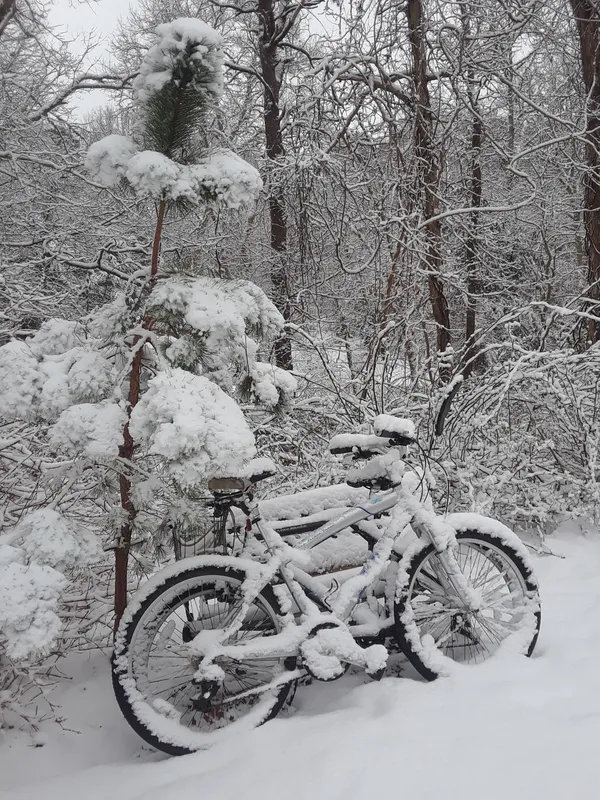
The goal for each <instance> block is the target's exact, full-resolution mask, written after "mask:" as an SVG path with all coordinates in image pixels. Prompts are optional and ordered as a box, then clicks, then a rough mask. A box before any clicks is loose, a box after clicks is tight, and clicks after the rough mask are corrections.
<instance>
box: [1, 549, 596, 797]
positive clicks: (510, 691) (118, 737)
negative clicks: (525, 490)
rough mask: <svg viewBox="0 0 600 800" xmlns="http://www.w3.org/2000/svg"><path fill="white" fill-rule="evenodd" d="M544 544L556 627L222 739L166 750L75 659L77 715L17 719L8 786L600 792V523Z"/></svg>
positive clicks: (336, 689)
mask: <svg viewBox="0 0 600 800" xmlns="http://www.w3.org/2000/svg"><path fill="white" fill-rule="evenodd" d="M551 546H552V548H553V549H554V551H555V552H556V553H560V554H562V555H564V556H565V558H554V557H543V558H537V559H536V565H537V569H538V573H539V576H540V580H541V585H542V602H543V622H542V634H541V640H540V643H539V645H538V648H537V650H536V653H535V655H534V657H533V658H532V659H529V660H527V659H525V658H523V657H519V656H515V655H512V654H508V653H506V654H503V655H502V656H501V657H498V658H496V659H494V660H492V661H490V662H488V663H486V664H483V665H481V666H478V667H473V668H465V669H463V670H459V671H458V672H457V673H456V674H455V675H453V676H452V677H451V678H446V679H440V680H438V681H437V682H436V683H434V684H427V683H424V682H421V681H419V680H417V679H416V677H415V676H414V675H411V677H410V678H409V677H406V678H394V677H389V678H384V679H383V680H382V681H381V682H380V683H372V682H369V681H368V680H365V679H364V678H363V677H362V676H361V675H351V676H347V677H345V678H344V679H343V680H342V681H338V682H337V683H334V684H329V685H327V684H317V685H313V686H309V687H305V688H303V689H301V690H300V691H299V693H298V695H297V697H296V700H295V706H296V713H295V714H292V715H290V716H285V717H281V718H277V719H276V720H274V721H272V722H270V723H268V724H267V725H265V726H264V727H262V728H260V729H258V730H256V731H252V732H250V733H246V734H241V735H240V736H239V738H237V739H233V740H229V741H227V742H226V743H224V744H223V745H221V746H219V747H216V748H214V749H213V750H210V751H207V752H203V753H198V754H196V755H192V756H186V757H184V758H178V759H167V758H165V757H163V756H159V755H158V754H156V753H153V752H151V751H150V750H149V749H147V748H145V747H144V746H142V744H141V742H140V740H138V739H137V737H136V735H135V734H134V733H133V732H132V731H130V730H129V728H128V727H127V725H126V723H125V722H124V721H123V720H122V719H121V717H120V715H119V712H118V710H117V707H116V705H115V703H114V701H113V698H112V692H111V688H110V681H109V670H108V662H107V659H106V658H105V657H104V656H102V655H100V654H95V655H93V656H91V657H81V656H80V657H77V659H74V660H72V661H71V662H70V663H69V664H68V668H69V670H70V672H71V675H72V680H71V682H70V683H69V684H68V686H67V688H66V689H61V690H60V697H58V696H57V698H56V699H57V701H59V702H60V703H61V706H62V708H61V713H62V715H63V716H64V717H65V722H64V723H63V727H64V729H62V730H61V729H60V728H59V727H57V726H56V724H55V723H46V724H45V726H44V730H43V734H44V736H45V739H46V744H45V745H44V746H43V747H34V746H32V743H31V739H29V738H28V737H27V736H25V735H24V734H14V733H13V732H7V733H6V734H5V738H4V740H3V741H1V742H0V796H2V798H3V800H33V799H34V798H36V799H37V798H43V799H44V800H81V798H84V800H107V798H110V800H197V799H198V798H202V799H203V800H234V798H235V799H236V800H237V799H238V798H239V799H241V800H275V799H277V800H308V799H309V798H310V800H342V799H343V800H359V799H360V800H370V799H371V798H384V797H385V798H401V797H406V798H411V800H428V799H429V798H432V799H433V798H435V799H436V800H440V799H441V798H449V800H454V799H455V798H456V800H475V798H477V800H495V799H496V798H502V800H507V798H508V799H509V800H520V798H523V800H537V799H538V798H539V799H540V800H551V799H552V798H557V800H559V798H560V800H572V799H574V800H587V799H588V798H589V800H592V799H593V800H597V798H599V797H600V758H599V757H598V746H599V744H600V536H599V535H598V534H593V535H592V534H590V535H588V536H587V537H584V536H582V535H581V534H580V533H579V534H577V535H575V534H567V533H565V534H562V535H559V536H556V537H552V540H551Z"/></svg>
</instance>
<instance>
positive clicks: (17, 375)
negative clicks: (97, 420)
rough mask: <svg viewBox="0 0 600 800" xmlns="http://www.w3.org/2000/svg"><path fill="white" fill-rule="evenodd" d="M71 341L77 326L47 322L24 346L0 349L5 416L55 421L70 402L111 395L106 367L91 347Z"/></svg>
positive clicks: (0, 394) (11, 344)
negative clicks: (76, 344)
mask: <svg viewBox="0 0 600 800" xmlns="http://www.w3.org/2000/svg"><path fill="white" fill-rule="evenodd" d="M61 323H64V324H61ZM75 341H76V339H75V323H72V322H68V321H66V320H49V321H48V322H47V323H44V325H42V327H41V329H40V330H39V331H38V332H37V333H36V334H35V336H33V337H32V338H30V339H28V340H27V341H25V342H21V341H12V342H8V344H6V345H4V346H3V347H0V414H1V415H2V416H3V417H5V418H6V419H9V420H10V419H33V418H35V417H36V416H37V417H41V418H42V419H45V420H49V421H53V420H55V419H56V418H57V417H58V416H59V415H60V414H61V412H63V411H64V410H65V409H67V408H68V407H69V406H70V405H72V404H73V403H78V402H91V401H94V400H100V399H103V398H105V397H107V396H108V395H109V394H110V393H111V392H112V389H113V385H114V375H113V367H112V365H111V364H110V362H109V361H107V359H105V358H104V356H103V355H102V354H101V353H99V352H98V351H97V350H95V349H93V343H89V344H87V345H86V346H85V347H79V346H74V344H75Z"/></svg>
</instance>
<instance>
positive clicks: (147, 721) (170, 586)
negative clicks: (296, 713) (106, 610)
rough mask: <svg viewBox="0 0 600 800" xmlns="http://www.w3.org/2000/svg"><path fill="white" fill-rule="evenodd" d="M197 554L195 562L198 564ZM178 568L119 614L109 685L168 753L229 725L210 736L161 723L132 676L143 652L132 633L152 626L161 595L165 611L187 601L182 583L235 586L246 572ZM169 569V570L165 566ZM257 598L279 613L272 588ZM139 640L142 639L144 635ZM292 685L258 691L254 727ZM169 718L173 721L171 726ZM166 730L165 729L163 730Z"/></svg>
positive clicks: (140, 728) (143, 733)
mask: <svg viewBox="0 0 600 800" xmlns="http://www.w3.org/2000/svg"><path fill="white" fill-rule="evenodd" d="M201 558H202V557H199V558H198V559H194V560H195V561H196V562H197V561H198V560H200V559H201ZM173 566H177V565H173ZM178 566H179V569H177V570H176V571H175V574H173V575H170V576H169V577H167V578H166V580H165V581H164V582H162V583H161V584H160V585H159V586H158V587H156V588H155V589H153V590H152V591H150V592H148V590H147V589H145V588H144V586H142V588H141V590H140V591H139V592H138V594H137V595H135V596H134V597H133V598H132V601H131V603H130V607H133V608H134V609H135V610H134V612H133V613H127V612H126V614H125V615H124V617H123V620H122V622H121V625H120V626H119V630H118V632H117V636H116V639H115V647H114V651H113V656H112V660H111V664H112V680H113V689H114V693H115V697H116V700H117V703H118V705H119V708H120V710H121V712H122V714H123V716H124V717H125V720H126V721H127V722H128V723H129V725H130V726H131V728H132V729H133V730H134V731H135V732H136V733H137V734H138V735H139V736H140V737H141V738H142V739H143V740H144V741H146V742H147V743H148V744H149V745H151V746H152V747H154V748H156V749H157V750H160V751H162V752H164V753H167V754H168V755H176V756H178V755H187V754H189V753H192V752H196V751H198V750H203V749H207V748H208V747H210V746H211V745H212V744H213V743H214V741H217V740H218V739H219V737H220V736H222V733H220V734H219V732H218V731H221V732H223V731H224V730H226V729H227V726H225V727H222V728H219V729H218V731H216V732H215V734H216V735H211V733H209V732H194V731H190V729H189V728H187V727H185V726H184V725H177V723H175V720H167V721H165V718H164V717H163V716H162V714H159V712H158V711H157V710H156V706H155V705H153V704H152V703H151V702H150V701H149V700H148V699H145V698H144V695H143V693H142V692H141V691H140V688H139V686H138V683H137V682H136V681H137V680H138V679H137V678H136V675H135V674H134V669H133V660H134V658H135V656H136V648H137V654H138V656H139V655H140V652H141V651H140V645H139V643H138V641H137V637H136V633H137V632H138V631H139V630H140V629H141V630H142V631H143V632H145V631H147V630H148V626H150V625H151V624H152V619H151V616H152V614H155V611H157V610H159V609H160V608H161V599H162V603H163V605H162V608H163V611H168V610H169V609H170V606H172V605H174V603H175V602H176V601H181V600H182V598H183V599H184V600H185V595H184V594H183V592H185V591H187V588H186V587H189V586H190V585H197V586H201V585H202V582H203V581H204V583H205V584H206V585H210V583H209V581H211V580H213V579H216V580H217V581H222V582H225V583H227V582H228V581H229V582H237V584H238V585H239V584H241V583H242V582H243V580H244V578H245V576H246V573H245V572H244V570H243V569H240V568H239V567H236V568H230V567H219V566H210V565H209V566H206V567H202V566H200V567H198V566H189V567H186V566H185V565H184V564H181V562H180V564H179V565H178ZM169 569H170V568H167V570H169ZM159 574H160V573H159ZM155 577H156V576H155ZM257 601H258V602H259V603H260V604H261V605H262V607H263V608H264V609H265V610H267V611H268V612H269V613H270V614H271V616H272V619H273V620H276V619H278V618H279V617H281V616H282V615H283V612H282V609H281V606H280V604H279V601H278V599H277V597H276V595H275V593H274V591H273V589H272V587H271V586H266V587H265V588H264V589H263V590H262V591H261V592H260V594H259V595H258V597H257ZM188 602H189V601H188ZM155 616H156V614H155ZM158 629H159V628H158V626H157V627H156V630H157V631H158ZM142 635H143V634H142ZM141 641H142V642H143V639H142V640H141ZM142 656H143V653H142ZM292 662H293V663H292ZM295 666H296V659H295V657H292V658H286V659H285V670H292V669H294V668H295ZM190 681H191V677H190ZM295 688H296V682H295V681H290V682H289V683H284V684H283V685H282V687H281V688H280V689H277V690H272V692H270V693H265V694H262V695H260V707H261V710H260V712H259V713H258V714H255V715H254V717H255V718H254V717H253V721H252V722H251V723H250V727H258V726H259V725H262V724H264V723H265V722H267V721H268V720H270V719H272V718H273V717H275V716H276V715H277V714H278V713H279V712H280V711H281V709H282V708H283V706H284V705H285V703H286V701H287V700H291V698H292V697H293V693H294V691H295ZM171 722H173V723H174V724H171ZM229 727H231V726H229ZM167 728H168V732H166V729H167ZM178 728H179V729H180V730H178Z"/></svg>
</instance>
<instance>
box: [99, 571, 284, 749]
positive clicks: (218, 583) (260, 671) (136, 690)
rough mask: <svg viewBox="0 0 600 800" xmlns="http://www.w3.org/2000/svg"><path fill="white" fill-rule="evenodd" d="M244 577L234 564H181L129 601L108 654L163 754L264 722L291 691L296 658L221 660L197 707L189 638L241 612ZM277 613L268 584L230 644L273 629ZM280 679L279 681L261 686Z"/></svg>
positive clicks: (137, 717)
mask: <svg viewBox="0 0 600 800" xmlns="http://www.w3.org/2000/svg"><path fill="white" fill-rule="evenodd" d="M245 577H246V575H245V573H244V572H243V571H242V570H238V569H229V568H222V567H218V566H206V567H195V568H194V567H189V568H184V567H183V566H182V568H181V569H180V570H179V571H177V572H176V574H174V575H171V576H170V577H168V578H167V580H165V582H164V583H162V584H161V585H159V586H158V587H157V588H156V589H154V590H153V591H151V592H150V593H148V592H147V590H144V587H142V589H141V591H140V593H138V595H137V596H135V597H134V598H133V599H132V601H131V603H130V608H132V609H134V610H133V613H132V612H131V611H130V612H129V613H126V615H125V616H124V618H123V621H122V623H121V625H120V627H119V631H118V633H117V637H116V641H115V650H114V654H113V660H112V666H113V686H114V691H115V696H116V698H117V702H118V703H119V706H120V708H121V711H122V713H123V715H124V717H125V719H126V720H127V722H128V723H129V724H130V725H131V727H132V728H133V729H134V730H135V731H136V733H138V734H139V735H140V736H141V737H142V738H143V739H144V740H145V741H146V742H148V743H149V744H150V745H152V746H153V747H156V748H157V749H159V750H162V751H163V752H165V753H168V754H170V755H184V754H186V753H191V752H194V751H196V750H201V749H205V748H207V747H210V746H211V745H212V744H214V743H215V742H216V741H218V740H219V739H220V738H222V736H223V735H224V734H225V733H226V732H228V731H229V730H230V729H232V728H234V727H236V728H240V727H249V728H252V727H256V726H258V725H261V724H262V723H264V722H266V721H267V720H269V719H271V718H272V717H274V716H275V715H276V714H277V713H278V712H279V711H280V710H281V708H282V707H283V705H284V703H285V702H286V700H287V699H288V697H289V696H290V693H291V692H292V691H293V688H294V684H293V682H291V681H288V682H285V672H286V671H287V670H290V669H294V667H295V664H296V660H295V658H291V659H290V658H285V659H284V658H277V657H262V658H255V659H245V660H244V661H243V662H233V661H232V660H227V659H224V658H219V659H218V661H217V663H218V665H219V666H220V667H221V668H222V669H223V671H224V673H225V679H224V681H223V683H222V685H221V687H220V688H219V691H218V692H217V694H215V696H214V697H212V698H211V700H210V705H209V707H208V708H206V707H204V706H201V705H200V706H199V703H198V699H197V698H198V693H199V690H198V686H197V685H196V684H194V683H193V680H192V679H193V676H194V672H195V670H196V666H195V664H194V662H193V659H191V658H190V657H189V647H188V643H189V642H190V641H192V640H193V638H194V636H195V635H196V634H197V633H198V632H199V631H200V630H206V629H211V630H218V629H222V628H224V627H226V626H227V625H228V624H229V623H230V622H231V620H232V619H233V618H234V617H235V616H236V614H237V613H239V609H240V607H241V601H242V597H243V592H242V584H243V582H244V579H245ZM281 614H282V612H281V609H280V606H279V603H278V601H277V598H276V596H275V594H274V592H273V590H272V588H271V587H270V586H267V587H265V588H264V589H263V590H262V592H261V593H260V594H259V595H258V597H257V598H256V599H255V600H254V601H253V602H252V603H251V604H250V606H249V608H248V609H247V613H246V614H245V616H244V621H243V623H242V626H241V629H240V630H239V631H238V632H237V634H236V635H235V637H234V639H232V640H231V642H232V641H239V640H248V639H253V638H256V637H265V636H272V635H274V634H276V633H278V632H279V631H280V630H281V627H282V624H281ZM231 642H228V643H231ZM280 678H283V680H284V682H283V683H282V684H281V685H278V686H276V688H274V689H270V690H267V691H265V692H261V691H260V688H261V687H262V686H266V685H268V684H270V683H271V681H273V680H278V679H280ZM253 690H258V693H252V692H253ZM248 692H250V694H247V693H248ZM244 693H246V694H245V695H244ZM238 695H244V696H243V697H238Z"/></svg>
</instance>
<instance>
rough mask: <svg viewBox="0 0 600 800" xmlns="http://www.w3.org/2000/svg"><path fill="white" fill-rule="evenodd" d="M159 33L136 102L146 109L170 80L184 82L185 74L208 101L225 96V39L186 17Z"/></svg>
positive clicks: (141, 76)
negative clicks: (223, 92) (222, 49)
mask: <svg viewBox="0 0 600 800" xmlns="http://www.w3.org/2000/svg"><path fill="white" fill-rule="evenodd" d="M156 33H157V35H158V37H159V41H158V42H157V44H155V45H154V46H153V47H151V48H150V49H149V50H148V52H147V53H146V55H145V56H144V60H143V61H142V64H141V67H140V72H139V75H138V77H137V78H136V79H135V81H134V84H133V88H134V91H135V99H136V101H137V102H138V103H139V104H140V105H141V106H142V107H143V106H144V104H145V103H147V102H148V100H149V99H150V98H152V96H153V95H154V94H155V93H156V92H158V91H160V90H161V89H162V88H163V87H164V86H165V84H167V83H169V81H171V80H176V81H181V77H182V72H185V77H186V79H187V80H188V81H189V83H190V84H191V86H192V87H193V88H194V90H195V91H196V92H198V93H199V94H201V95H204V96H205V97H206V99H211V98H216V97H218V96H219V95H220V94H221V92H222V89H223V73H222V69H223V54H222V51H221V45H222V41H223V40H222V38H221V35H220V34H219V33H217V32H216V31H215V30H214V29H213V28H211V27H210V25H207V24H206V23H205V22H202V21H201V20H199V19H193V18H185V17H182V18H180V19H176V20H174V21H173V22H168V23H165V24H163V25H159V26H158V27H157V28H156ZM190 66H191V68H192V74H191V75H189V74H188V70H189V67H190Z"/></svg>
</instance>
